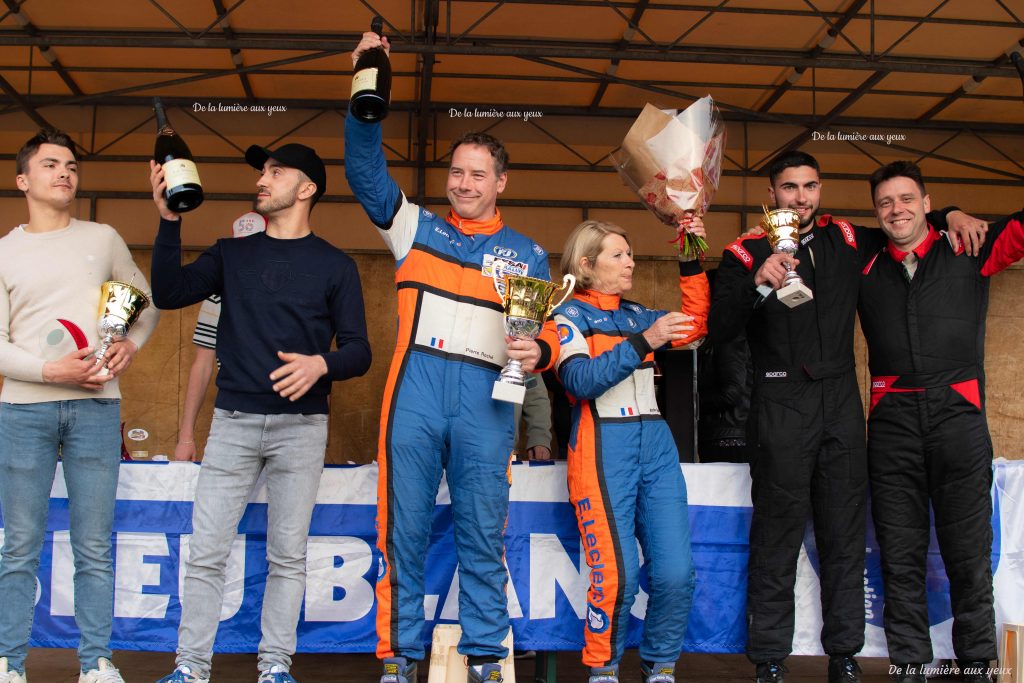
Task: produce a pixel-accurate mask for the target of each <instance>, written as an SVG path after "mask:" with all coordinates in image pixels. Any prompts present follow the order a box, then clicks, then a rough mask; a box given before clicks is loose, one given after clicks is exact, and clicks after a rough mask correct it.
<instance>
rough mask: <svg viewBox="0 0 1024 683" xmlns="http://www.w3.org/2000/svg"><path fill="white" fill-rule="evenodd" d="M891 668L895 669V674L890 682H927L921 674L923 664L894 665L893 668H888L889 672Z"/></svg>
mask: <svg viewBox="0 0 1024 683" xmlns="http://www.w3.org/2000/svg"><path fill="white" fill-rule="evenodd" d="M893 668H895V672H894V673H893V675H892V680H894V681H895V682H896V683H927V681H928V679H926V678H925V677H924V674H923V673H921V670H922V669H923V668H924V664H896V665H894V667H890V670H892V669H893Z"/></svg>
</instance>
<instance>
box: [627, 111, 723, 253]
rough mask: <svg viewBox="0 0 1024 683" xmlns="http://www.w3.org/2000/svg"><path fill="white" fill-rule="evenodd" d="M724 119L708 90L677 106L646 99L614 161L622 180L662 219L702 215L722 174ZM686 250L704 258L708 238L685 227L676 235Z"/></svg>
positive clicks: (667, 221)
mask: <svg viewBox="0 0 1024 683" xmlns="http://www.w3.org/2000/svg"><path fill="white" fill-rule="evenodd" d="M724 149H725V125H724V123H723V121H722V115H721V113H720V112H719V111H718V107H716V106H715V103H714V101H713V100H712V99H711V97H710V96H708V97H702V98H701V99H699V100H697V101H696V102H694V103H693V104H692V105H690V106H689V107H687V108H686V109H684V110H683V111H681V112H678V113H677V112H676V111H675V110H668V111H663V110H661V109H658V108H657V107H655V106H653V105H650V104H648V105H647V106H646V107H644V110H643V111H642V112H641V113H640V116H639V118H637V120H636V121H635V122H634V123H633V126H632V128H630V129H629V133H627V134H626V138H625V139H624V140H623V141H622V146H621V147H620V148H619V149H618V150H616V151H615V152H613V153H612V155H611V156H612V161H613V162H614V163H615V168H616V170H617V171H618V172H619V176H620V177H621V178H622V180H623V182H625V184H626V185H627V186H629V187H630V188H632V190H633V191H634V192H636V193H637V194H638V195H639V196H640V199H641V200H642V201H643V202H644V205H645V206H647V208H648V209H650V210H651V211H652V212H653V213H654V215H655V216H657V217H658V219H659V220H660V221H662V222H663V223H665V224H666V225H670V226H672V227H677V226H678V225H679V224H680V222H681V221H684V220H685V219H686V218H687V216H690V215H694V214H696V215H698V216H703V215H704V213H705V212H706V211H707V209H708V207H709V206H710V205H711V199H712V198H713V197H714V195H715V191H716V190H717V189H718V184H719V181H720V180H721V176H722V152H723V150H724ZM679 248H680V250H681V251H682V253H683V255H684V256H694V255H695V256H698V257H700V258H703V256H704V254H705V252H707V249H708V245H707V243H706V242H705V241H704V240H703V239H701V238H700V237H697V236H695V235H691V234H689V233H686V234H685V237H684V238H683V239H682V240H680V245H679Z"/></svg>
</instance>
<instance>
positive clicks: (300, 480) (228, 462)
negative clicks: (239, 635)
mask: <svg viewBox="0 0 1024 683" xmlns="http://www.w3.org/2000/svg"><path fill="white" fill-rule="evenodd" d="M326 448H327V416H326V415H255V414H252V413H241V412H238V411H233V412H232V411H227V410H221V409H220V408H216V409H214V411H213V424H212V426H211V427H210V438H209V439H208V440H207V442H206V453H205V455H204V456H203V465H202V468H201V469H200V470H199V481H198V482H197V484H196V497H195V502H194V503H193V506H192V540H191V541H190V544H189V545H190V552H189V558H188V562H187V564H186V571H185V584H184V591H183V595H182V596H181V624H180V625H179V627H178V657H177V664H178V665H179V666H180V665H186V666H189V667H191V668H192V670H193V671H195V672H196V673H198V674H200V675H201V676H203V677H204V678H208V677H209V675H210V662H211V659H212V657H213V641H214V637H215V636H216V634H217V624H218V623H219V621H220V610H221V603H222V602H223V601H224V568H225V564H226V563H227V559H228V555H229V554H230V551H231V543H232V541H234V539H235V535H236V534H237V533H238V522H239V521H240V520H241V519H242V513H244V512H245V506H246V503H247V502H248V500H249V496H250V494H251V493H252V490H253V487H254V486H255V485H256V480H257V478H258V477H259V474H260V472H262V471H263V470H266V482H267V563H268V565H269V567H268V571H267V584H266V590H265V592H264V595H263V612H262V614H261V621H260V628H261V630H262V635H263V637H262V638H261V640H260V645H259V662H258V666H259V668H260V670H266V669H269V668H270V667H272V666H274V665H275V664H277V665H280V666H282V667H284V668H285V669H286V670H287V669H289V668H290V667H291V655H292V654H293V653H294V652H295V640H296V636H295V628H296V626H297V625H298V622H299V610H300V608H301V607H302V595H303V593H304V592H305V589H306V539H307V537H308V536H309V522H310V519H311V518H312V516H313V505H314V503H316V492H317V489H318V488H319V486H320V474H321V473H322V472H323V468H324V450H325V449H326Z"/></svg>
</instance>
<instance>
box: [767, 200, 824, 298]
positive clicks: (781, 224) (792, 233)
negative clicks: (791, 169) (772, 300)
mask: <svg viewBox="0 0 1024 683" xmlns="http://www.w3.org/2000/svg"><path fill="white" fill-rule="evenodd" d="M762 208H763V209H764V218H762V219H761V227H762V228H763V229H764V232H765V234H766V235H768V244H769V245H771V248H772V251H773V252H774V253H776V254H789V255H790V256H793V255H794V254H796V252H797V250H798V249H800V214H799V213H797V212H796V211H794V210H793V209H775V210H774V211H769V210H768V207H767V206H762ZM786 271H787V273H786V277H785V278H783V281H782V286H781V287H779V289H778V291H776V292H775V297H776V298H777V299H778V300H779V301H781V302H782V303H784V304H786V305H787V306H789V307H790V308H794V307H796V306H799V305H800V304H802V303H806V302H808V301H810V300H811V299H813V298H814V294H813V293H812V292H811V290H810V288H808V287H807V285H805V284H804V281H803V278H801V277H800V276H799V275H797V274H796V271H795V270H793V269H792V268H790V267H789V264H786Z"/></svg>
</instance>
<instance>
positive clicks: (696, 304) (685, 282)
mask: <svg viewBox="0 0 1024 683" xmlns="http://www.w3.org/2000/svg"><path fill="white" fill-rule="evenodd" d="M679 291H680V293H681V294H682V304H681V307H680V310H681V311H682V312H683V313H685V314H686V315H690V316H693V323H694V329H693V330H691V331H689V332H687V333H686V337H685V338H683V339H679V340H677V341H674V342H672V345H673V346H684V345H686V344H690V343H692V342H695V341H697V340H698V339H703V338H704V337H706V336H707V334H708V313H709V312H710V311H711V287H710V285H709V284H708V277H707V275H705V274H704V273H701V274H700V275H690V276H682V277H680V278H679Z"/></svg>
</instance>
